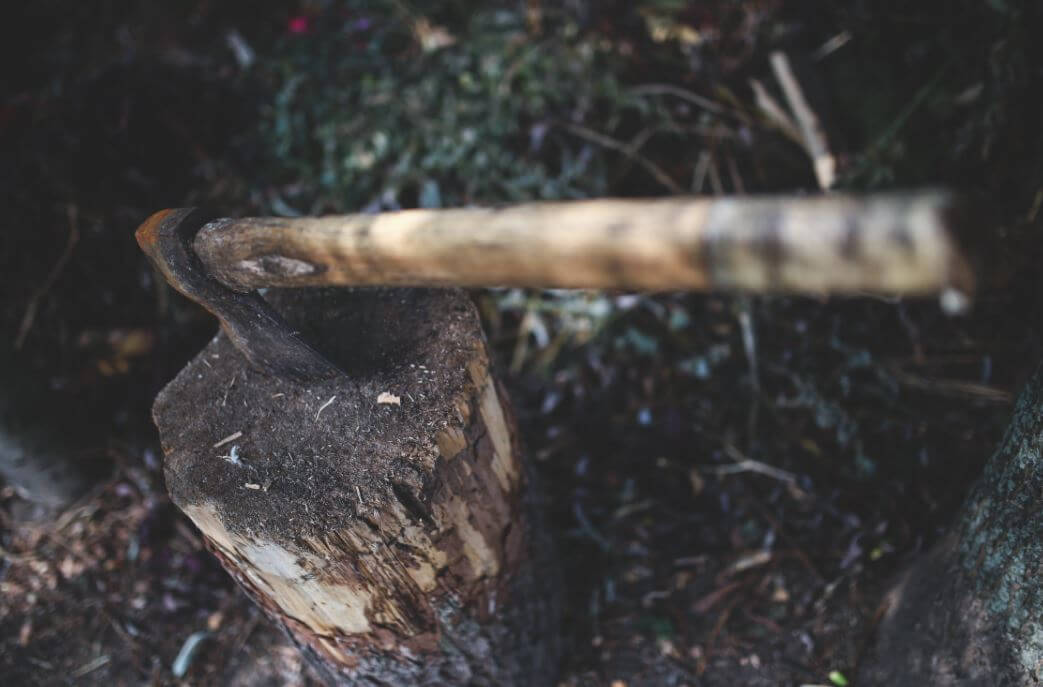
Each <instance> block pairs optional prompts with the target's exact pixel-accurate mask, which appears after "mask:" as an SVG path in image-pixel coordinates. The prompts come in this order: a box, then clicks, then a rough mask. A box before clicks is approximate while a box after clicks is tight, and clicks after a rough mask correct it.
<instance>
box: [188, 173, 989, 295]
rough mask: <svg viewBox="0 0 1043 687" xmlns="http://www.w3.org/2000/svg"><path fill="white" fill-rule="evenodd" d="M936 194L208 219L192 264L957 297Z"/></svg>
mask: <svg viewBox="0 0 1043 687" xmlns="http://www.w3.org/2000/svg"><path fill="white" fill-rule="evenodd" d="M952 214H953V213H952V212H951V202H950V199H949V197H948V196H947V195H946V194H943V193H935V192H927V193H918V194H904V195H878V196H866V197H859V196H847V195H842V194H838V195H829V196H822V197H810V198H809V197H724V198H717V199H705V198H673V199H664V200H644V201H642V200H591V201H575V202H561V203H533V204H526V205H517V206H511V207H505V208H501V209H480V208H473V209H457V210H405V211H401V212H392V213H385V214H378V215H347V216H340V217H319V218H292V219H291V218H286V219H284V218H245V219H221V220H216V221H214V222H211V223H210V224H208V225H206V226H205V227H203V229H202V230H200V232H199V234H198V235H197V237H196V240H195V249H196V252H197V254H198V255H199V256H200V258H201V259H202V261H203V263H204V264H205V265H206V267H207V269H208V270H209V271H210V273H211V274H212V275H214V276H215V277H216V278H217V279H218V280H220V281H222V282H224V283H225V284H226V285H229V286H231V287H232V288H237V289H240V290H250V289H254V288H260V287H266V286H276V287H295V286H330V285H375V284H382V285H403V286H424V285H427V286H448V285H453V286H525V287H559V288H612V289H640V290H674V289H692V290H708V289H738V290H751V291H782V292H805V293H826V292H858V291H871V292H883V293H929V292H937V291H941V290H944V289H947V288H955V289H959V290H962V291H965V292H969V291H970V290H971V287H972V286H973V280H972V275H971V272H970V270H969V269H968V267H967V263H966V262H965V260H964V259H963V257H962V256H961V255H960V253H959V251H958V249H957V248H956V245H955V243H954V242H953V240H952V238H951V236H950V234H949V232H948V222H949V219H950V216H951V215H952Z"/></svg>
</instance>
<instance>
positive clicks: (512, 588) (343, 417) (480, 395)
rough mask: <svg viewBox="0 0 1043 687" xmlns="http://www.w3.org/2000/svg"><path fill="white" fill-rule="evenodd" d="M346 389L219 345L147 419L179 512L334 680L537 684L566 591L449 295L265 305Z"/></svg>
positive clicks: (480, 345) (292, 294) (551, 650)
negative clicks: (260, 366)
mask: <svg viewBox="0 0 1043 687" xmlns="http://www.w3.org/2000/svg"><path fill="white" fill-rule="evenodd" d="M267 299H268V300H269V301H271V302H272V304H273V305H274V306H275V308H276V309H277V310H279V311H280V312H281V313H282V314H283V316H284V317H286V319H287V320H289V321H290V323H291V324H292V325H293V326H294V327H296V328H297V329H298V330H299V331H300V332H301V333H302V335H303V336H304V338H305V339H307V340H308V341H309V342H310V343H311V344H312V345H313V346H315V347H316V348H317V349H318V350H320V351H321V352H322V353H323V354H324V355H326V356H327V357H328V358H329V359H330V360H331V361H333V362H334V363H336V364H337V365H338V366H339V367H340V368H341V369H342V370H343V371H344V372H345V373H346V375H344V376H341V377H338V378H336V379H333V380H329V381H323V382H317V383H311V384H305V383H298V382H294V381H291V380H286V379H280V378H275V377H270V376H267V375H265V374H262V373H260V372H257V371H254V370H253V369H251V368H249V367H248V366H247V365H246V363H245V361H244V360H243V358H242V356H241V355H240V354H239V353H238V352H237V351H236V349H235V348H234V347H233V346H232V344H231V343H230V342H229V341H228V339H227V338H226V337H225V336H224V334H223V333H219V334H218V335H217V336H216V337H215V338H214V339H213V340H212V341H211V342H210V344H209V345H208V346H207V347H206V348H205V349H204V350H203V351H202V352H201V353H200V354H199V355H197V356H196V358H195V359H194V360H193V361H192V362H190V363H189V364H188V365H187V366H186V367H185V368H184V369H183V370H182V371H181V373H180V374H179V375H178V376H177V377H176V378H175V379H174V381H172V382H171V383H170V384H169V385H168V386H167V387H166V388H165V389H164V390H163V391H162V392H161V393H160V395H159V397H158V398H157V399H156V403H155V406H154V409H153V414H154V418H155V421H156V424H157V425H158V427H159V431H160V437H161V441H162V444H163V451H164V454H165V456H166V458H165V473H166V480H167V487H168V489H169V491H170V494H171V496H172V498H173V500H174V502H175V503H176V504H177V505H178V506H179V507H180V508H181V509H182V510H183V511H184V512H185V513H186V514H187V515H188V516H189V517H190V518H191V519H192V521H193V522H194V523H195V524H196V525H197V526H198V527H199V529H200V530H201V531H202V533H203V534H204V536H205V538H206V540H207V542H208V545H209V546H210V548H211V550H212V551H213V552H214V554H215V555H216V556H217V557H218V558H219V559H220V561H221V563H222V564H223V565H224V567H225V568H226V569H227V570H228V571H229V573H231V574H232V575H233V576H234V577H235V579H236V580H237V581H238V582H239V584H240V585H242V587H243V588H244V589H245V590H246V591H247V592H248V593H249V595H250V596H251V597H253V599H255V600H256V602H257V603H258V604H260V605H261V606H262V607H263V608H264V609H265V611H266V612H267V613H268V614H269V615H270V616H271V617H272V618H273V619H275V621H276V622H277V623H279V624H280V625H281V626H282V627H283V628H284V629H285V630H286V632H287V633H288V634H289V635H290V637H291V638H292V639H293V640H294V642H296V644H297V645H298V646H299V647H301V649H302V650H303V651H304V652H305V654H306V655H307V657H308V658H309V660H310V661H311V663H312V664H313V665H314V666H316V667H317V668H318V670H319V672H320V673H321V674H322V675H323V677H324V678H325V679H327V680H328V681H329V682H330V683H331V684H359V685H391V684H393V685H411V684H423V685H427V684H453V685H457V684H460V685H463V684H475V685H477V684H482V685H486V684H502V685H511V684H525V685H540V684H548V683H550V682H551V681H552V680H553V677H554V675H555V673H556V669H557V661H558V656H559V641H558V637H559V634H558V625H559V612H560V603H559V598H558V594H559V589H560V585H559V581H558V576H557V572H556V568H555V565H554V559H553V555H552V553H551V550H550V547H549V541H548V538H547V537H546V534H545V532H543V531H542V527H541V522H540V518H539V512H538V511H539V508H538V504H537V503H536V498H535V496H536V490H534V489H532V488H531V487H530V486H529V484H530V479H531V476H530V475H529V474H528V471H527V469H526V466H525V463H524V461H523V458H522V454H521V452H520V451H519V447H518V441H517V433H516V428H515V424H514V422H513V419H512V415H511V412H510V409H509V407H508V405H507V403H506V398H505V395H504V392H503V390H502V388H501V386H500V385H499V384H498V383H497V381H496V380H495V378H494V377H493V375H492V374H491V372H490V364H489V355H488V352H487V349H486V345H485V340H484V337H483V334H482V331H481V327H480V323H479V321H478V317H477V313H476V311H475V308H474V306H473V305H472V304H471V303H470V301H469V299H468V298H467V297H466V296H465V295H464V294H463V293H462V292H460V291H455V290H422V289H359V290H350V291H349V290H346V289H336V290H284V291H273V292H271V293H270V294H269V295H268V296H267Z"/></svg>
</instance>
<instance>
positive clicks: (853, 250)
mask: <svg viewBox="0 0 1043 687" xmlns="http://www.w3.org/2000/svg"><path fill="white" fill-rule="evenodd" d="M958 214H959V213H958V212H957V211H956V210H955V201H954V199H953V198H952V196H950V195H949V194H947V193H944V192H937V191H929V192H921V193H909V194H882V195H866V196H858V195H843V194H830V195H827V196H817V197H794V196H778V197H770V196H768V197H748V196H736V197H722V198H670V199H663V200H589V201H572V202H547V203H531V204H522V205H513V206H507V207H503V208H466V209H449V210H404V211H399V212H391V213H384V214H355V215H344V216H330V217H316V218H275V217H266V218H242V219H227V218H216V219H215V218H214V217H212V216H211V215H208V214H206V213H204V212H203V211H200V210H198V209H194V208H186V209H170V210H162V211H160V212H157V213H156V214H154V215H152V216H151V217H150V218H148V219H147V220H146V221H145V222H144V224H142V225H141V227H140V228H139V229H138V231H137V240H138V243H139V244H140V246H141V248H142V249H143V250H144V252H145V253H146V254H147V255H148V257H149V258H150V259H151V261H152V263H153V265H154V266H155V267H156V269H157V270H158V271H159V272H160V273H162V274H163V276H164V277H165V278H166V280H167V281H168V282H169V283H170V285H171V286H173V287H174V288H175V289H177V290H178V291H180V292H181V293H182V294H184V295H185V296H187V297H189V298H190V299H192V300H194V301H196V302H198V303H199V304H200V305H202V306H203V307H205V308H206V309H207V310H209V311H210V312H212V313H213V314H214V315H216V316H217V317H218V319H219V320H220V321H221V326H222V327H223V329H224V331H225V332H226V334H227V335H228V337H229V339H230V340H231V341H232V343H233V344H234V345H235V346H236V348H238V349H239V350H240V351H241V352H242V353H243V354H244V355H245V357H246V358H247V359H248V360H249V362H250V363H251V364H252V365H253V366H254V367H256V368H259V369H261V370H262V371H265V372H268V373H270V374H274V375H282V376H288V377H292V378H295V379H298V380H305V381H306V380H310V379H322V378H328V377H331V376H334V375H336V374H338V370H337V368H336V367H335V366H334V365H333V364H332V363H330V362H329V361H327V360H326V359H325V358H324V357H323V356H322V355H320V354H319V353H317V352H316V351H315V350H314V349H312V348H311V346H309V345H308V344H307V343H306V342H304V341H303V340H302V339H301V338H300V337H299V336H298V335H297V333H296V332H294V331H293V330H292V329H291V328H290V327H289V326H288V325H287V324H286V323H285V321H284V320H283V319H282V318H281V317H280V316H279V315H278V314H277V313H276V312H275V311H274V310H273V309H272V308H271V306H269V305H268V304H267V302H266V301H265V300H264V299H263V298H262V297H261V296H260V295H259V294H258V293H257V291H256V290H257V289H261V288H267V287H309V286H312V287H314V286H367V285H383V286H472V287H473V286H516V287H536V288H597V289H623V290H644V291H663V290H693V291H710V290H735V291H749V292H778V293H795V294H825V293H865V292H868V293H885V294H910V295H926V294H931V293H939V294H941V295H942V305H943V306H944V307H946V309H948V310H959V309H961V308H963V307H965V306H966V304H967V303H968V302H969V298H970V295H971V293H972V291H973V287H974V278H973V273H972V271H971V269H970V267H969V264H968V262H967V260H966V259H965V258H964V256H963V254H962V253H961V251H960V250H959V248H958V246H957V244H956V241H955V239H954V237H953V234H952V231H951V229H952V226H951V225H952V221H953V220H952V218H953V217H955V216H957V215H958Z"/></svg>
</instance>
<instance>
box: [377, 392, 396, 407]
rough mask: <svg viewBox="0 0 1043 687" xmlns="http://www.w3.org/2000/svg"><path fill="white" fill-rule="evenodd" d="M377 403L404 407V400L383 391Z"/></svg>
mask: <svg viewBox="0 0 1043 687" xmlns="http://www.w3.org/2000/svg"><path fill="white" fill-rule="evenodd" d="M377 403H378V404H386V405H396V406H400V405H402V398H401V397H399V396H396V395H394V394H392V393H388V392H387V391H381V392H380V395H379V396H377Z"/></svg>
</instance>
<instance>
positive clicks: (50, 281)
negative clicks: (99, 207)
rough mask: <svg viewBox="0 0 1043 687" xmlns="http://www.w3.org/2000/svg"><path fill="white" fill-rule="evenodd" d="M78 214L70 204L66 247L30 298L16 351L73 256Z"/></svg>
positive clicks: (20, 327) (76, 240)
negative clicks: (41, 303) (39, 308)
mask: <svg viewBox="0 0 1043 687" xmlns="http://www.w3.org/2000/svg"><path fill="white" fill-rule="evenodd" d="M78 214H79V213H78V210H77V209H76V206H75V205H69V206H68V207H67V208H66V216H67V217H68V219H69V237H68V238H67V239H66V241H65V249H64V250H63V251H62V254H61V255H59V256H58V260H57V262H55V263H54V267H52V268H51V271H50V272H49V273H48V274H47V278H46V279H45V280H44V282H43V284H41V285H40V288H38V289H37V290H36V292H35V293H33V295H32V297H31V298H30V299H29V304H28V305H26V307H25V315H23V316H22V323H21V325H19V327H18V335H17V336H16V337H15V340H14V349H15V350H16V351H18V350H21V348H22V345H23V344H25V337H27V336H28V335H29V330H30V329H32V328H33V321H34V320H35V319H36V309H37V308H38V307H39V306H40V301H42V300H43V298H44V296H46V295H47V292H48V291H50V290H51V287H52V286H54V282H56V281H57V280H58V277H59V276H60V275H61V273H62V270H64V269H65V265H66V264H68V262H69V258H71V257H72V249H73V248H75V247H76V243H77V242H78V241H79V240H80V227H79V220H78Z"/></svg>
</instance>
